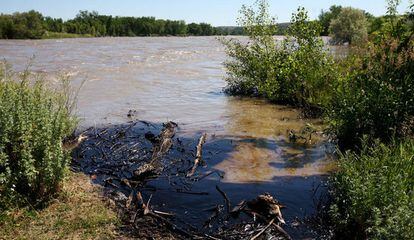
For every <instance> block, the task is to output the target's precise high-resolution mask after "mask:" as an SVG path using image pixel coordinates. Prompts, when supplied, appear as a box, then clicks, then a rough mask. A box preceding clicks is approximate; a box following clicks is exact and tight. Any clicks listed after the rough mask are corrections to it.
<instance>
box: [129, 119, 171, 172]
mask: <svg viewBox="0 0 414 240" xmlns="http://www.w3.org/2000/svg"><path fill="white" fill-rule="evenodd" d="M176 127H177V124H176V123H174V122H168V123H166V124H165V125H164V128H163V130H162V131H161V133H160V135H159V136H158V137H157V141H153V143H154V147H153V153H152V158H151V161H150V162H149V163H146V164H144V165H142V166H140V167H139V168H138V169H137V170H135V171H134V175H135V177H137V178H142V177H146V176H149V175H158V174H159V172H161V171H162V169H163V166H162V164H161V163H160V161H161V159H162V157H163V156H164V155H165V154H166V153H167V152H168V151H169V150H170V148H171V147H172V144H173V142H172V138H173V137H174V135H175V128H176Z"/></svg>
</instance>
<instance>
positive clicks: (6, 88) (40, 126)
mask: <svg viewBox="0 0 414 240" xmlns="http://www.w3.org/2000/svg"><path fill="white" fill-rule="evenodd" d="M1 68H2V70H1V71H0V186H1V187H0V203H2V205H3V204H5V203H6V202H7V199H9V200H10V199H13V198H14V197H23V198H24V199H27V200H28V201H29V202H31V203H37V202H38V201H42V200H45V199H47V198H48V197H49V196H50V195H51V194H53V193H55V192H56V191H57V190H58V189H59V184H60V182H61V180H62V179H63V178H64V175H65V171H66V170H67V166H68V161H69V154H68V152H65V151H64V150H63V149H62V141H63V139H64V138H65V137H67V136H68V135H70V134H71V133H72V132H73V131H74V129H75V126H76V123H77V121H76V118H75V117H73V116H72V115H71V109H72V108H73V97H74V95H72V93H71V92H70V89H69V87H68V79H67V78H65V79H64V80H63V84H62V87H61V88H52V87H51V86H47V85H46V82H45V81H44V80H43V78H42V76H41V75H33V74H31V73H30V72H29V70H26V71H24V72H23V73H21V74H16V73H13V72H11V71H10V68H9V67H8V66H7V64H6V63H4V62H3V63H1ZM1 207H2V208H3V207H6V206H1Z"/></svg>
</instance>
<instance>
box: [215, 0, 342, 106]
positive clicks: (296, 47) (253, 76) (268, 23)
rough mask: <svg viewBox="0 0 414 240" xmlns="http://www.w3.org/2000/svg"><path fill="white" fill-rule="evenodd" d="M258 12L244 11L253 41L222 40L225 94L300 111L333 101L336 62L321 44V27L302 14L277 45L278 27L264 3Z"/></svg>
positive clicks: (243, 21)
mask: <svg viewBox="0 0 414 240" xmlns="http://www.w3.org/2000/svg"><path fill="white" fill-rule="evenodd" d="M256 6H257V10H256V9H254V8H253V7H246V6H244V7H243V8H242V10H241V17H240V19H239V24H240V25H242V26H243V27H244V29H245V33H246V34H247V35H248V37H249V41H248V42H247V43H244V42H243V41H240V40H236V39H230V40H229V39H221V41H222V43H223V44H224V45H225V46H226V50H227V54H228V56H229V57H230V60H228V61H227V62H226V63H225V67H226V69H227V78H226V80H227V84H228V85H227V88H226V92H227V93H230V94H236V95H250V96H259V97H264V98H267V99H269V100H271V101H274V102H281V103H288V104H294V105H298V106H301V107H306V106H320V105H323V104H324V103H326V102H327V101H329V100H328V99H329V96H330V95H331V94H328V92H329V91H330V90H331V88H328V87H327V86H330V85H331V83H332V79H335V77H334V73H335V71H334V62H333V59H332V58H331V57H330V56H329V55H328V53H327V51H326V49H325V48H324V44H323V42H322V39H320V38H319V35H320V31H321V27H320V25H319V24H318V23H317V22H312V21H309V18H308V15H307V12H306V11H305V10H304V9H303V8H299V9H298V12H297V13H296V14H293V15H292V24H291V25H290V27H289V29H288V34H289V35H288V36H287V37H286V38H285V39H284V40H283V41H282V42H281V43H277V42H276V40H275V38H274V37H273V35H274V34H275V33H276V32H277V29H276V26H277V25H276V23H275V20H274V19H273V18H271V17H270V15H269V13H268V4H267V1H265V0H259V1H257V2H256Z"/></svg>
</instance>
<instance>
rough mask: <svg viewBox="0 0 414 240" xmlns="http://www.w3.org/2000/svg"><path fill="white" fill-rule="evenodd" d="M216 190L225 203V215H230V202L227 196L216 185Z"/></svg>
mask: <svg viewBox="0 0 414 240" xmlns="http://www.w3.org/2000/svg"><path fill="white" fill-rule="evenodd" d="M216 189H217V191H218V192H219V193H220V194H221V195H222V196H223V198H224V201H225V202H226V208H227V213H230V208H231V206H230V200H229V198H228V197H227V194H226V193H225V192H223V190H221V189H220V187H219V186H218V185H216Z"/></svg>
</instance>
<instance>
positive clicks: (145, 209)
mask: <svg viewBox="0 0 414 240" xmlns="http://www.w3.org/2000/svg"><path fill="white" fill-rule="evenodd" d="M151 198H152V195H151V197H150V198H149V200H148V202H147V203H146V204H145V203H144V199H143V198H142V194H141V192H138V193H137V199H138V207H139V209H138V211H137V212H136V213H135V216H134V220H133V222H136V219H137V217H138V216H139V215H143V216H150V217H153V218H155V219H158V220H160V221H162V222H164V223H166V224H167V226H168V227H169V228H170V229H171V230H173V231H176V232H178V233H180V234H181V235H183V236H185V237H189V238H195V237H197V236H196V235H193V234H191V233H189V232H187V231H186V230H184V229H181V228H179V227H178V226H177V225H175V224H174V223H172V222H171V221H170V220H168V219H166V218H165V217H163V216H160V215H165V216H169V217H171V216H174V214H172V213H166V212H161V211H157V210H152V209H151V208H150V202H151Z"/></svg>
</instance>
